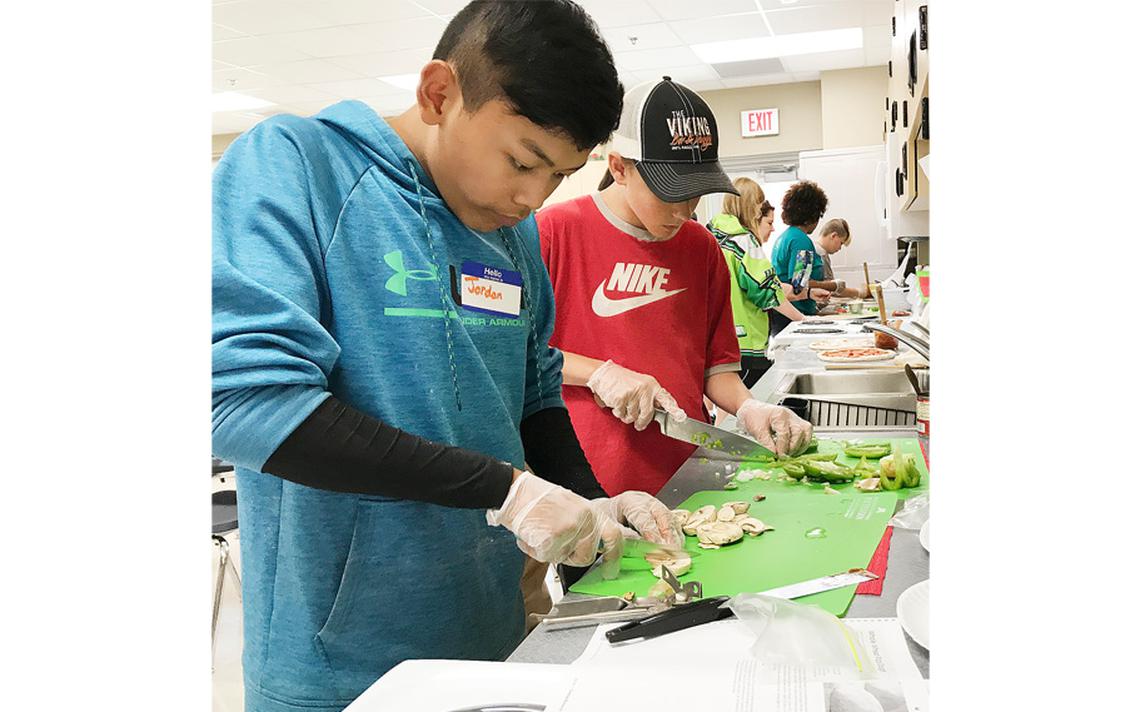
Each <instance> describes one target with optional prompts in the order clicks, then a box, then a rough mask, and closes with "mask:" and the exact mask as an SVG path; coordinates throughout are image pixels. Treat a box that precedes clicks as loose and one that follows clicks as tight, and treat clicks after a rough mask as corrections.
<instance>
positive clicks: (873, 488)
mask: <svg viewBox="0 0 1140 712" xmlns="http://www.w3.org/2000/svg"><path fill="white" fill-rule="evenodd" d="M882 488H883V486H882V485H881V484H879V478H878V477H868V478H867V479H865V480H859V481H858V482H856V483H855V489H857V490H863V491H864V492H878V491H879V490H881V489H882Z"/></svg>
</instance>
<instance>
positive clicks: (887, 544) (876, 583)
mask: <svg viewBox="0 0 1140 712" xmlns="http://www.w3.org/2000/svg"><path fill="white" fill-rule="evenodd" d="M894 530H895V528H894V527H887V530H886V531H885V532H883V538H882V539H880V540H879V546H878V548H876V549H875V553H874V554H872V555H871V563H869V564H867V570H868V571H870V572H871V573H873V574H878V576H879V578H877V579H874V580H871V581H864V582H863V583H861V584H859V585H858V586H856V587H855V593H865V594H867V595H869V596H881V595H883V578H884V577H885V576H886V575H887V557H888V556H890V554H891V534H892V533H894Z"/></svg>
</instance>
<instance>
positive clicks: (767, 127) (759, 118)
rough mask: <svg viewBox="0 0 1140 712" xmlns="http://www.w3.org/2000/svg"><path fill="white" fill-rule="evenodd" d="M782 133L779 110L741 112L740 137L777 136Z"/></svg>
mask: <svg viewBox="0 0 1140 712" xmlns="http://www.w3.org/2000/svg"><path fill="white" fill-rule="evenodd" d="M778 133H780V110H779V109H750V110H748V111H742V112H740V135H741V136H743V137H744V138H748V137H750V136H775V135H776V134H778Z"/></svg>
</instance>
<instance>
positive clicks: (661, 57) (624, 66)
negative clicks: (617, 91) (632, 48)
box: [614, 47, 702, 74]
mask: <svg viewBox="0 0 1140 712" xmlns="http://www.w3.org/2000/svg"><path fill="white" fill-rule="evenodd" d="M614 63H615V64H616V65H617V68H618V69H619V70H622V71H630V70H632V71H637V70H640V69H656V70H661V71H663V72H664V73H665V74H668V73H669V72H668V71H667V70H668V69H671V68H673V67H686V66H691V65H693V64H702V62H701V59H700V57H698V56H697V55H696V54H694V53H693V50H691V49H689V48H688V47H666V48H663V49H646V50H638V51H637V52H619V53H617V54H615V55H614Z"/></svg>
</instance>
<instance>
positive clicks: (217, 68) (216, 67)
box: [214, 59, 239, 72]
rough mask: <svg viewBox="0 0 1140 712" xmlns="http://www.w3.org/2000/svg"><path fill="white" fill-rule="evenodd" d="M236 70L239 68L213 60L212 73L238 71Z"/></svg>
mask: <svg viewBox="0 0 1140 712" xmlns="http://www.w3.org/2000/svg"><path fill="white" fill-rule="evenodd" d="M238 68H239V67H235V66H234V65H232V64H227V63H225V62H219V61H218V60H216V59H215V60H214V71H215V72H218V71H221V70H223V69H238Z"/></svg>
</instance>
